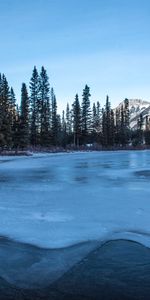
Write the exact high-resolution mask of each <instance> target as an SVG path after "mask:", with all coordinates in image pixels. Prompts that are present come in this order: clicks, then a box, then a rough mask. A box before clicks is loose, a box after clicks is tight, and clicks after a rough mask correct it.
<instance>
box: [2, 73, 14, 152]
mask: <svg viewBox="0 0 150 300" xmlns="http://www.w3.org/2000/svg"><path fill="white" fill-rule="evenodd" d="M0 103H1V105H0V115H1V117H0V146H1V147H2V148H4V147H5V148H11V147H12V126H11V107H10V89H9V85H8V82H7V79H6V77H5V75H4V74H3V75H2V76H0Z"/></svg>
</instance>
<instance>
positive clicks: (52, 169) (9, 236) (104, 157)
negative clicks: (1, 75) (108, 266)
mask: <svg viewBox="0 0 150 300" xmlns="http://www.w3.org/2000/svg"><path fill="white" fill-rule="evenodd" d="M0 236H1V238H0V278H3V279H5V280H6V281H7V282H9V283H10V284H14V285H16V286H18V287H21V288H22V287H23V288H37V287H40V286H41V287H43V286H45V287H46V286H48V285H49V284H52V283H53V282H55V281H56V280H58V279H59V278H61V276H62V275H63V274H64V273H65V272H67V271H68V270H70V268H71V267H72V266H74V265H75V264H76V263H78V262H79V261H81V260H82V259H83V258H84V257H86V256H87V255H89V254H90V253H91V251H94V249H99V247H100V246H101V245H102V244H104V243H105V242H107V241H110V240H120V239H124V240H125V239H126V240H131V241H137V242H140V243H141V244H143V245H145V246H148V247H150V151H120V152H88V153H67V154H36V155H33V156H31V157H1V158H0ZM127 248H128V244H127ZM133 249H134V248H133ZM133 251H134V250H133ZM100 253H101V252H100ZM110 253H111V251H110ZM116 253H117V252H116ZM120 253H122V251H120ZM100 255H101V254H100ZM137 257H138V256H137ZM143 257H144V256H142V259H143ZM101 260H102V261H103V259H101ZM148 260H149V258H147V260H146V262H144V261H143V264H145V263H146V264H147V261H148ZM110 261H111V258H110ZM130 261H131V260H130ZM88 265H90V263H89V264H88ZM129 265H130V263H129V264H128V266H129ZM119 266H120V262H119V264H118V267H119ZM100 268H101V265H100ZM116 268H117V266H116ZM143 270H144V269H143ZM143 272H144V271H143ZM148 272H149V269H148ZM128 273H130V272H128ZM142 274H143V273H142ZM119 276H120V275H119ZM142 276H144V275H142ZM148 276H149V273H148V275H147V277H146V278H149V277H148ZM143 278H144V277H143ZM118 280H119V279H118ZM137 280H139V279H137ZM106 281H107V280H106ZM146 284H147V283H146Z"/></svg>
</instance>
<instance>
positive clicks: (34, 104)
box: [30, 67, 41, 146]
mask: <svg viewBox="0 0 150 300" xmlns="http://www.w3.org/2000/svg"><path fill="white" fill-rule="evenodd" d="M30 103H31V118H30V141H31V145H33V146H36V145H38V144H39V135H40V127H41V125H40V104H39V75H38V71H37V68H36V67H34V69H33V73H32V77H31V79H30Z"/></svg>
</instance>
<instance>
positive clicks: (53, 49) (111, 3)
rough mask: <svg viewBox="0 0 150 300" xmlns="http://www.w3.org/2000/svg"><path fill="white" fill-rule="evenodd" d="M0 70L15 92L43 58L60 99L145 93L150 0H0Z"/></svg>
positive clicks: (149, 95) (149, 89)
mask: <svg viewBox="0 0 150 300" xmlns="http://www.w3.org/2000/svg"><path fill="white" fill-rule="evenodd" d="M0 24H1V25H0V26H1V32H0V72H2V73H5V75H6V76H7V79H8V81H9V84H10V85H12V86H13V87H14V90H15V93H16V95H17V98H18V99H19V97H20V88H21V83H22V82H26V83H27V84H28V83H29V79H30V77H31V74H32V69H33V66H34V65H36V66H37V68H40V67H41V65H44V66H45V68H46V69H47V71H48V75H49V78H50V83H51V85H52V86H53V87H54V89H55V92H56V96H57V101H58V105H59V107H60V108H61V109H62V108H63V107H65V104H66V102H67V101H68V102H72V101H73V100H74V96H75V94H76V93H79V96H80V98H81V95H82V90H83V88H84V86H85V84H86V83H87V84H88V85H89V86H90V88H91V94H92V100H93V101H97V100H99V101H100V102H101V103H102V104H103V103H104V101H105V96H106V94H108V95H109V96H110V99H111V102H112V106H115V105H116V104H117V103H118V102H120V101H121V100H123V99H124V98H126V97H127V98H142V99H145V100H150V0H24V1H23V0H22V1H21V0H0Z"/></svg>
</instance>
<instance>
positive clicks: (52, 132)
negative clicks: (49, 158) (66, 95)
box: [51, 88, 58, 146]
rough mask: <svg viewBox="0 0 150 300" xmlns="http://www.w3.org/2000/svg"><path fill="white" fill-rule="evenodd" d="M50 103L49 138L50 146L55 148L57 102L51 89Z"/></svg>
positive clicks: (56, 139)
mask: <svg viewBox="0 0 150 300" xmlns="http://www.w3.org/2000/svg"><path fill="white" fill-rule="evenodd" d="M51 103H52V128H51V138H52V145H54V146H56V145H57V142H58V118H57V101H56V96H55V94H54V90H53V88H52V89H51Z"/></svg>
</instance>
